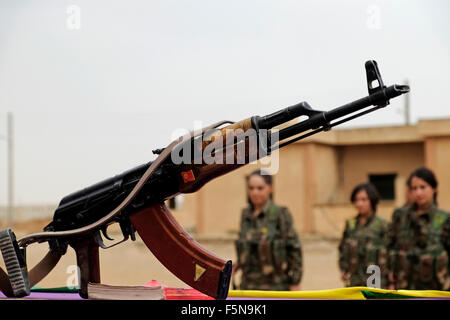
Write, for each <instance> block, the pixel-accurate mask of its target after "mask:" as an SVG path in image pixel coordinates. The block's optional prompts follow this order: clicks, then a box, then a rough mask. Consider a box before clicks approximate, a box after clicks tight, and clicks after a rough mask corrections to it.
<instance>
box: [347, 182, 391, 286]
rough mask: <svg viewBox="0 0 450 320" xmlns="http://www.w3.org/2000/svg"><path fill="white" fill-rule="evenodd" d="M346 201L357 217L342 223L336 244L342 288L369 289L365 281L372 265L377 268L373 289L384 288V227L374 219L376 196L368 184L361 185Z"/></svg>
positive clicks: (380, 219) (385, 270)
mask: <svg viewBox="0 0 450 320" xmlns="http://www.w3.org/2000/svg"><path fill="white" fill-rule="evenodd" d="M350 200H351V202H352V203H353V205H354V206H355V208H356V210H357V211H358V214H357V216H356V217H354V218H352V219H349V220H347V221H346V223H345V230H344V234H343V236H342V239H341V242H340V244H339V268H340V269H341V272H342V274H341V278H342V281H344V283H345V285H346V286H352V287H354V286H364V287H365V286H369V285H370V286H372V285H373V284H372V283H368V280H369V277H371V274H372V272H373V271H372V269H368V267H369V266H371V265H375V266H378V267H379V273H378V274H379V276H380V278H379V282H378V283H377V279H376V278H375V285H378V286H380V287H383V288H385V287H386V286H387V272H388V270H387V266H386V258H387V257H386V256H387V254H386V252H387V250H386V236H387V228H388V223H387V221H386V220H384V219H383V218H381V217H378V216H377V215H376V210H377V204H378V201H379V195H378V192H377V190H376V189H375V187H374V186H373V185H372V184H371V183H363V184H360V185H358V186H356V187H355V189H353V192H352V194H351V197H350ZM371 268H372V267H371ZM374 270H375V271H376V270H377V269H374ZM375 275H376V276H377V274H375ZM369 282H371V281H369Z"/></svg>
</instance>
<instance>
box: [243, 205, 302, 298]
mask: <svg viewBox="0 0 450 320" xmlns="http://www.w3.org/2000/svg"><path fill="white" fill-rule="evenodd" d="M236 251H237V256H238V266H239V268H240V269H241V270H242V279H241V285H240V289H242V290H289V286H290V285H295V284H298V283H300V280H301V277H302V249H301V244H300V240H299V238H298V235H297V233H296V231H295V230H294V227H293V222H292V217H291V214H290V213H289V211H288V209H287V208H285V207H280V206H277V205H275V204H274V203H273V202H272V201H269V202H268V203H267V204H266V205H265V207H264V209H263V211H262V212H261V213H260V214H259V215H257V216H254V215H253V210H252V208H251V207H250V206H249V207H247V208H245V209H244V210H243V211H242V218H241V230H240V233H239V238H238V239H237V240H236Z"/></svg>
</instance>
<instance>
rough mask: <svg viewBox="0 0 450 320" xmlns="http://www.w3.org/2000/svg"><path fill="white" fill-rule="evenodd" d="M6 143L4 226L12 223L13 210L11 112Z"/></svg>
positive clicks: (12, 135)
mask: <svg viewBox="0 0 450 320" xmlns="http://www.w3.org/2000/svg"><path fill="white" fill-rule="evenodd" d="M6 141H7V145H8V147H7V148H8V152H7V157H8V209H7V210H8V211H7V216H6V225H7V226H10V225H11V224H12V222H13V210H14V130H13V115H12V113H11V112H8V118H7V136H6Z"/></svg>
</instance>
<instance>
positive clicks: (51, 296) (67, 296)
mask: <svg viewBox="0 0 450 320" xmlns="http://www.w3.org/2000/svg"><path fill="white" fill-rule="evenodd" d="M0 299H31V300H33V299H37V300H84V299H83V298H81V297H80V295H79V294H78V293H60V292H31V294H30V295H29V296H27V297H23V298H7V297H5V295H4V294H3V293H1V292H0Z"/></svg>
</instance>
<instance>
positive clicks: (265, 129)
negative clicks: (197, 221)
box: [0, 61, 409, 299]
mask: <svg viewBox="0 0 450 320" xmlns="http://www.w3.org/2000/svg"><path fill="white" fill-rule="evenodd" d="M365 68H366V75H367V84H368V91H369V95H368V96H366V97H364V98H361V99H358V100H356V101H353V102H350V103H348V104H345V105H343V106H341V107H338V108H335V109H332V110H330V111H318V110H314V109H312V108H311V107H310V106H309V105H308V104H307V103H306V102H301V103H299V104H297V105H294V106H291V107H287V108H285V109H282V110H280V111H277V112H275V113H272V114H270V115H267V116H264V117H259V116H253V117H250V118H248V119H245V120H242V121H240V122H236V123H232V122H230V121H222V122H219V123H216V124H214V125H212V126H210V127H207V128H204V129H202V130H201V131H200V132H198V133H194V134H188V135H186V136H184V137H181V138H179V139H177V140H175V141H173V142H172V143H171V144H170V145H169V146H167V147H166V148H164V149H159V150H155V151H154V153H156V154H158V157H157V158H156V159H155V160H154V161H152V162H149V163H146V164H143V165H141V166H138V167H136V168H133V169H131V170H128V171H126V172H124V173H122V174H120V175H116V176H114V177H112V178H109V179H106V180H104V181H101V182H99V183H97V184H94V185H92V186H90V187H88V188H85V189H83V190H81V191H78V192H75V193H72V194H70V195H68V196H66V197H64V198H63V199H62V200H61V202H60V203H59V206H58V208H57V209H56V211H55V213H54V217H53V220H52V221H51V222H50V223H49V224H48V225H47V226H46V227H45V228H44V231H43V232H40V233H35V234H31V235H28V236H25V237H23V238H21V239H19V240H16V238H15V235H14V233H13V232H12V230H11V229H5V230H3V231H0V249H1V251H2V254H3V258H4V261H5V265H6V269H7V272H8V274H6V273H5V272H4V271H3V270H2V269H0V289H1V290H2V291H3V292H4V294H5V295H7V296H15V297H20V296H26V295H29V294H30V287H32V286H34V285H35V284H36V283H38V282H39V281H40V280H42V279H43V278H44V277H45V276H46V275H47V274H48V273H49V272H50V271H51V270H52V269H53V267H54V266H55V265H56V264H57V262H58V261H59V259H60V257H61V256H62V255H64V254H65V253H66V250H67V247H68V246H69V245H70V246H71V247H72V248H73V249H74V250H75V251H76V257H77V264H78V266H79V268H80V284H79V292H80V295H81V296H82V297H83V298H87V297H88V292H87V284H88V283H89V282H91V283H100V264H99V250H98V248H99V247H101V248H109V247H107V246H106V245H105V244H104V242H103V240H102V236H101V234H103V235H104V236H105V237H106V238H108V239H110V238H109V237H108V234H107V228H108V226H109V225H111V224H113V223H118V224H119V225H120V228H121V231H122V233H123V237H124V238H123V240H122V241H120V242H123V241H125V240H127V239H129V238H131V239H132V240H135V232H136V231H137V232H138V234H139V235H140V237H141V238H142V240H143V241H144V243H145V244H146V246H147V247H148V248H149V249H150V250H151V251H152V253H153V254H154V255H155V256H156V258H158V260H159V261H160V262H161V263H162V264H163V265H164V266H165V267H166V268H167V269H169V270H170V271H171V272H172V273H173V274H174V275H175V276H177V277H178V278H179V279H181V280H182V281H184V282H185V283H186V284H188V285H190V286H191V287H193V288H195V289H197V290H199V291H201V292H203V293H205V294H207V295H209V296H211V297H214V298H217V299H225V298H226V297H227V295H228V288H229V283H230V277H231V269H232V268H231V261H226V260H223V259H221V258H219V257H217V256H215V255H214V254H213V253H211V252H209V251H208V250H206V249H204V248H202V247H201V246H200V245H199V244H198V243H197V242H196V241H195V240H194V239H192V238H191V237H190V236H189V234H188V233H187V232H185V231H184V230H183V228H182V227H181V226H180V225H179V224H178V223H177V221H176V220H175V219H174V217H173V216H172V214H171V213H170V211H169V210H168V208H167V207H166V206H165V204H164V201H165V200H167V199H169V198H171V197H174V196H175V195H177V194H180V193H192V192H195V191H197V190H198V189H200V188H201V187H202V186H203V185H204V184H205V183H207V182H208V181H210V180H212V179H215V178H217V177H219V176H221V175H224V174H226V173H228V172H231V171H233V170H235V169H236V168H239V167H241V166H243V165H245V164H247V163H249V162H251V161H254V160H257V159H260V158H262V157H264V156H266V155H268V154H270V153H271V152H273V151H274V150H276V149H278V148H282V147H284V146H286V145H288V144H290V143H293V142H295V141H298V140H300V139H304V138H306V137H308V136H311V135H313V134H316V133H318V132H321V131H326V130H330V129H331V128H332V127H334V126H337V125H339V124H341V123H344V122H346V121H349V120H352V119H355V118H357V117H359V116H362V115H364V114H367V113H369V112H372V111H374V110H377V109H379V108H382V107H385V106H387V105H388V104H389V99H391V98H395V97H397V96H399V95H402V94H404V93H407V92H409V87H408V86H405V85H392V86H389V87H386V86H385V85H384V84H383V81H382V79H381V75H380V72H379V70H378V67H377V63H376V62H375V61H367V62H366V64H365ZM371 106H372V107H371ZM369 107H371V108H369ZM363 109H364V110H363ZM300 116H307V117H308V119H306V120H304V121H301V122H298V123H296V124H293V125H291V126H288V127H286V128H284V129H281V130H279V131H276V130H274V127H277V126H279V125H282V124H284V123H286V122H287V121H290V120H293V119H295V118H297V117H300ZM344 117H345V118H344ZM341 118H343V119H341ZM229 123H231V124H229ZM224 124H229V125H228V126H225V127H221V126H223V125H224ZM230 132H232V133H233V136H232V138H231V139H229V133H230ZM249 132H250V133H249ZM262 133H265V135H261V134H262ZM275 133H276V135H275ZM252 137H256V139H257V141H258V143H257V144H256V145H255V144H252V143H250V142H251V140H252ZM261 137H265V138H264V139H262V138H261ZM274 137H277V138H278V139H274ZM242 145H243V146H245V148H244V153H243V154H241V161H239V159H238V158H239V157H240V155H239V152H237V149H239V148H240V147H239V146H242ZM191 150H192V151H193V152H191V153H193V154H190V153H189V151H191ZM207 150H209V151H210V154H211V155H212V156H214V159H216V160H219V161H213V162H211V161H206V159H203V158H202V155H204V153H205V151H207ZM241 150H242V149H241ZM174 155H178V156H181V157H183V159H184V160H183V161H182V162H180V163H178V162H177V161H174V159H176V157H174ZM186 159H187V161H186ZM230 160H231V161H230ZM111 240H112V239H111ZM40 242H48V243H49V247H50V250H49V253H48V254H47V255H46V256H45V257H44V258H43V259H42V261H41V262H39V263H38V264H37V265H36V266H35V267H34V268H33V269H31V270H30V271H29V272H28V269H27V266H26V255H25V251H26V248H27V246H29V245H30V244H32V243H40ZM120 242H118V243H120ZM118 243H115V244H114V245H116V244H118Z"/></svg>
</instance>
